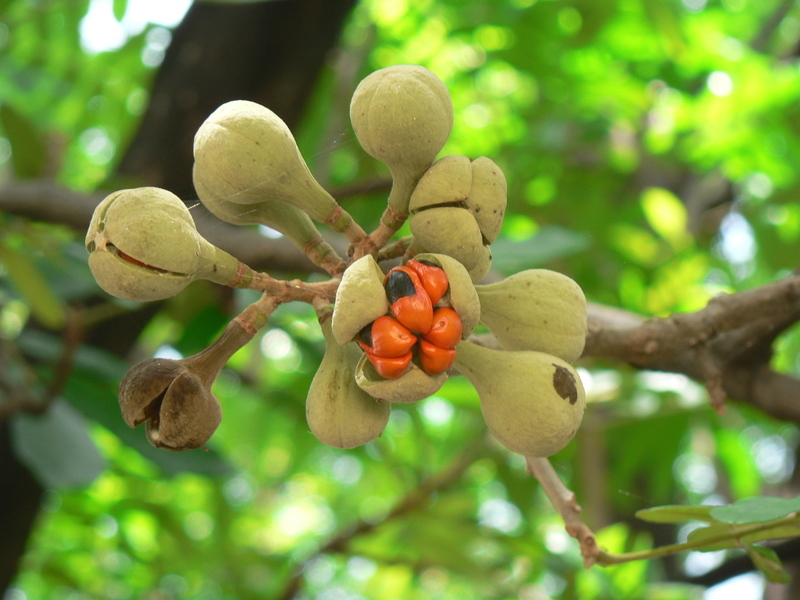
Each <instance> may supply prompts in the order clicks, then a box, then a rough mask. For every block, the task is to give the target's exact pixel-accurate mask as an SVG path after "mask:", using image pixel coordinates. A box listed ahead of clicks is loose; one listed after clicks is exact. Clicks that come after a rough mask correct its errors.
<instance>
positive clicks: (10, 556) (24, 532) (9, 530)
mask: <svg viewBox="0 0 800 600" xmlns="http://www.w3.org/2000/svg"><path fill="white" fill-rule="evenodd" d="M43 493H44V489H43V488H42V486H41V485H39V483H38V482H37V481H36V480H35V479H34V478H33V475H31V473H30V471H28V469H27V468H26V467H25V466H23V465H22V463H20V462H19V460H17V457H16V456H15V455H14V450H13V448H12V447H11V432H10V427H9V422H8V421H5V422H0V532H2V534H0V539H2V542H0V590H5V589H7V588H8V586H9V585H11V582H12V581H13V580H14V576H15V575H16V573H17V569H18V568H19V561H20V559H21V558H22V553H23V552H24V551H25V544H26V542H27V540H28V536H29V535H30V532H31V528H32V527H33V523H34V522H35V520H36V515H37V514H39V504H40V502H41V499H42V494H43Z"/></svg>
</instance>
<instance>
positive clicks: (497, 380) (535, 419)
mask: <svg viewBox="0 0 800 600" xmlns="http://www.w3.org/2000/svg"><path fill="white" fill-rule="evenodd" d="M455 367H456V368H457V369H458V371H459V372H460V373H461V374H462V375H464V376H465V377H466V378H467V379H469V381H470V382H471V383H472V385H473V386H474V387H475V390H476V391H477V392H478V396H479V397H480V403H481V411H482V413H483V418H484V420H485V421H486V425H487V426H488V427H489V430H490V431H491V432H492V435H494V437H495V438H497V440H498V441H499V442H500V443H501V444H503V445H504V446H505V447H506V448H508V449H509V450H511V451H513V452H517V453H519V454H522V455H523V456H530V457H542V456H552V455H553V454H555V453H556V452H559V451H560V450H562V449H563V448H564V447H565V446H566V445H567V444H568V443H569V441H570V440H571V439H572V438H573V437H574V435H575V433H576V432H577V431H578V427H579V426H580V423H581V419H582V418H583V411H584V408H585V406H586V393H585V391H584V389H583V385H582V383H581V380H580V377H579V376H578V373H577V372H576V371H575V369H574V368H573V367H572V365H570V364H569V363H567V362H565V361H563V360H561V359H560V358H558V357H556V356H553V355H551V354H545V353H543V352H533V351H517V352H513V351H502V350H493V349H490V348H484V347H481V346H478V345H476V344H472V343H470V342H467V341H464V342H461V343H460V344H459V345H458V346H456V359H455ZM556 382H558V383H556ZM564 382H568V383H567V384H565V383H564Z"/></svg>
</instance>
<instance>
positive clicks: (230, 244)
mask: <svg viewBox="0 0 800 600" xmlns="http://www.w3.org/2000/svg"><path fill="white" fill-rule="evenodd" d="M105 196H106V194H105V193H103V192H98V193H89V194H86V193H81V192H76V191H73V190H70V189H68V188H65V187H63V186H59V185H57V184H55V183H54V182H52V181H49V180H45V179H36V180H25V181H11V182H9V183H7V184H5V185H3V186H2V187H0V210H2V211H3V212H6V213H9V214H14V215H18V216H21V217H26V218H28V219H33V220H35V221H44V222H48V223H62V224H64V225H68V226H70V227H72V228H74V229H77V230H78V231H80V232H85V231H86V229H87V228H88V227H89V221H91V219H92V213H93V212H94V209H95V207H96V206H97V205H98V204H99V203H100V201H101V200H103V198H105ZM191 212H192V215H193V217H194V220H195V222H196V223H197V230H198V231H199V232H200V234H201V235H202V236H203V237H205V238H206V239H207V240H208V241H209V242H211V243H212V244H214V245H215V246H218V247H219V248H222V249H223V250H225V251H226V252H228V253H230V254H232V255H233V256H235V257H236V258H238V259H239V260H241V261H242V262H243V263H245V264H246V265H248V266H249V267H252V268H253V269H256V270H259V271H278V272H285V271H295V272H300V273H306V272H310V271H312V270H316V267H315V266H314V264H313V263H312V262H311V261H310V260H309V259H308V257H306V255H305V254H303V253H302V252H301V251H300V250H299V249H297V248H296V247H295V246H294V245H293V244H292V243H291V242H290V241H289V240H288V239H286V238H279V239H270V238H267V237H264V236H262V235H259V234H258V233H257V232H256V231H255V230H254V229H252V228H247V227H241V226H238V225H231V224H229V223H226V222H224V221H221V220H220V219H218V218H217V217H215V216H214V215H212V214H211V213H210V212H208V210H207V209H206V208H205V207H204V206H203V205H202V204H196V205H194V206H192V207H191ZM328 242H329V243H330V244H331V245H332V246H334V247H335V249H336V251H337V252H339V253H340V254H342V253H344V252H345V251H346V243H343V240H337V239H330V240H328Z"/></svg>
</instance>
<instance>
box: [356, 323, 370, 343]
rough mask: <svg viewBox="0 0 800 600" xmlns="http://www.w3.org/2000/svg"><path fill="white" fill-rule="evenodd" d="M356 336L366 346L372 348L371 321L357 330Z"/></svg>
mask: <svg viewBox="0 0 800 600" xmlns="http://www.w3.org/2000/svg"><path fill="white" fill-rule="evenodd" d="M358 337H359V339H360V340H361V341H362V342H364V343H365V344H366V345H367V346H369V347H370V348H372V323H370V324H369V325H364V327H363V328H362V329H361V331H359V332H358Z"/></svg>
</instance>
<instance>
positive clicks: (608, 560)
mask: <svg viewBox="0 0 800 600" xmlns="http://www.w3.org/2000/svg"><path fill="white" fill-rule="evenodd" d="M798 523H800V516H798V515H797V514H793V515H791V516H788V517H784V518H783V519H778V520H775V521H769V522H767V523H747V524H745V525H740V526H732V529H731V530H730V531H728V532H725V533H720V534H719V535H714V536H709V537H705V538H702V539H699V540H694V541H688V542H682V543H680V544H669V545H667V546H659V547H658V548H652V549H650V550H640V551H637V552H625V553H623V554H613V553H611V552H606V551H605V550H600V552H599V554H598V555H597V564H599V565H601V566H604V567H607V566H610V565H619V564H622V563H626V562H632V561H634V560H650V559H653V558H660V557H662V556H668V555H670V554H678V553H680V552H687V551H689V550H701V549H703V548H706V547H708V546H713V545H714V544H718V543H720V542H727V541H729V540H738V539H739V538H742V537H744V536H746V535H750V534H753V533H761V532H764V531H769V530H770V529H776V528H779V527H783V526H785V525H796V524H798Z"/></svg>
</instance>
